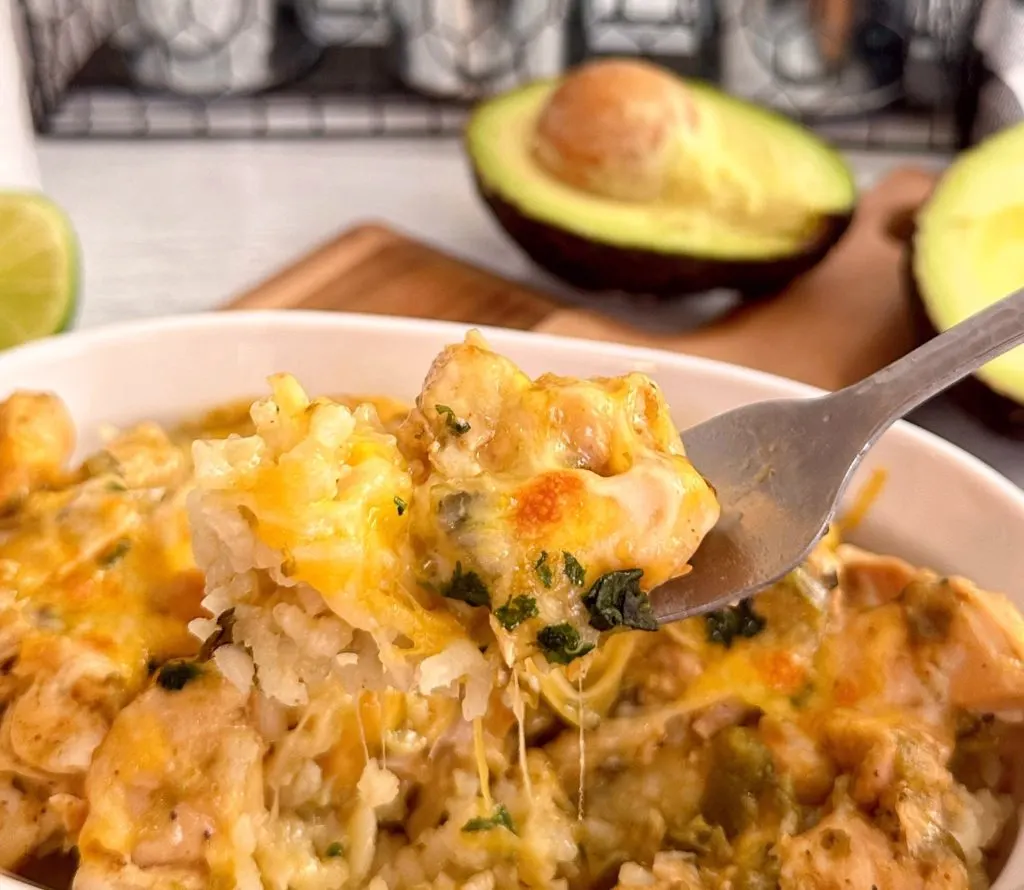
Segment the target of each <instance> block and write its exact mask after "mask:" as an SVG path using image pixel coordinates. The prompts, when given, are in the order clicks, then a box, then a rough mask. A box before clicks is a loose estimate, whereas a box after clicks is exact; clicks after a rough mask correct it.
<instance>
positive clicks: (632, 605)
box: [583, 569, 658, 630]
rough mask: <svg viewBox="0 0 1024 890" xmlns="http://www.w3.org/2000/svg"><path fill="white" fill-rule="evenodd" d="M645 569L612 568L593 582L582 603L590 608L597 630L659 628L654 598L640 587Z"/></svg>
mask: <svg viewBox="0 0 1024 890" xmlns="http://www.w3.org/2000/svg"><path fill="white" fill-rule="evenodd" d="M643 573H644V571H643V569H626V570H624V571H619V572H609V573H608V574H607V575H602V576H601V577H600V578H598V579H597V580H596V581H595V582H594V585H593V586H592V587H591V588H590V590H589V591H588V592H587V594H586V595H585V596H584V597H583V605H585V606H586V607H587V611H588V612H590V626H591V627H593V628H596V629H597V630H611V629H612V628H613V627H632V628H635V629H636V630H657V629H658V620H657V619H656V618H655V617H654V612H652V611H651V601H650V600H649V599H648V598H647V594H646V593H644V592H643V591H642V590H641V589H640V578H641V577H642V576H643Z"/></svg>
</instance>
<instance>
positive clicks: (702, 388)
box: [0, 311, 1024, 890]
mask: <svg viewBox="0 0 1024 890" xmlns="http://www.w3.org/2000/svg"><path fill="white" fill-rule="evenodd" d="M466 330H467V327H466V326H464V325H456V324H448V323H437V322H423V321H413V320H406V319H387V318H382V317H377V316H358V315H341V314H337V313H315V312H269V311H268V312H237V313H222V314H208V315H197V316H181V317H177V318H171V319H163V320H156V321H147V322H142V323H132V324H126V325H117V326H112V327H109V328H105V329H102V330H97V331H88V332H83V333H75V334H70V335H65V336H62V337H58V338H54V339H50V340H46V341H42V342H38V343H34V344H29V345H28V346H25V347H22V348H19V349H15V350H12V351H10V352H8V353H6V354H4V355H3V356H0V397H6V396H7V395H8V394H9V393H10V392H11V391H12V390H15V389H24V388H30V389H46V390H53V391H55V392H57V393H58V394H59V395H60V396H61V397H62V398H63V399H64V400H65V401H66V402H67V404H68V406H69V408H70V410H71V412H72V414H73V415H74V418H75V420H76V422H77V424H78V426H79V429H80V430H81V431H82V432H83V437H82V441H81V442H80V443H79V450H80V451H84V450H87V449H89V448H91V447H92V446H94V445H95V442H96V439H95V433H96V429H97V427H98V426H99V425H100V424H101V423H114V424H124V423H127V422H130V421H133V420H138V419H143V418H150V419H155V420H158V421H173V420H175V419H177V418H180V417H182V416H183V415H194V414H196V413H197V412H198V411H201V410H203V409H205V408H208V407H212V406H214V405H216V404H218V403H221V402H224V401H227V400H230V399H235V398H240V397H246V396H253V395H262V394H263V393H264V392H265V391H266V386H265V379H266V377H267V376H268V375H269V374H272V373H275V372H277V371H289V372H291V373H293V374H295V375H296V376H297V377H298V379H299V380H300V381H301V382H302V383H303V385H304V386H305V387H306V388H307V389H308V390H309V391H310V392H312V393H314V394H330V393H339V392H362V393H368V392H380V393H388V394H392V395H395V396H400V397H401V396H404V397H411V396H413V395H414V394H415V393H416V392H417V391H418V389H419V386H420V384H421V383H422V380H423V376H424V373H425V372H426V370H427V367H428V366H429V364H430V361H431V360H432V359H433V357H434V356H435V355H436V354H437V352H438V351H439V350H440V349H441V347H442V346H444V345H445V344H446V343H450V342H453V341H456V340H459V339H461V338H462V337H463V336H464V334H465V332H466ZM485 335H486V336H487V337H488V339H489V340H490V342H491V344H492V346H493V347H494V348H495V349H497V350H498V351H499V352H502V353H505V354H507V355H508V356H510V357H511V358H512V359H514V360H515V361H517V362H518V363H520V364H521V365H522V367H523V368H524V369H525V370H526V371H527V372H528V373H530V374H533V375H536V374H539V373H541V372H543V371H555V372H560V373H564V374H573V375H580V376H589V375H615V374H621V373H624V372H626V371H631V370H639V371H643V372H645V373H647V374H650V375H651V376H652V377H653V378H654V379H656V380H657V382H658V383H659V385H660V386H661V388H662V389H663V391H664V393H665V395H666V397H667V398H668V401H669V403H670V404H671V406H672V410H673V413H674V416H675V420H676V423H677V424H678V425H679V426H680V427H683V428H685V427H686V426H689V425H691V424H694V423H697V422H699V421H701V420H704V419H706V418H708V417H711V416H713V415H715V414H718V413H721V412H723V411H725V410H727V409H730V408H733V407H736V406H738V405H742V404H746V403H749V402H754V401H761V400H764V399H769V398H778V397H784V396H792V395H809V394H813V393H814V390H812V389H809V388H808V387H804V386H801V385H799V384H796V383H792V382H790V381H786V380H782V379H780V378H776V377H772V376H769V375H766V374H761V373H758V372H754V371H748V370H745V369H742V368H737V367H734V366H731V365H725V364H721V363H718V362H711V361H707V360H704V359H697V358H690V357H687V356H682V355H674V354H670V353H666V352H660V351H655V350H647V349H634V348H628V347H621V346H613V345H609V344H607V343H592V342H588V341H583V340H570V339H563V338H559V337H552V336H545V335H539V334H522V333H518V332H512V331H504V330H486V331H485ZM875 467H882V468H884V469H885V470H886V471H887V472H888V480H887V483H886V485H885V486H884V488H883V490H882V493H881V496H880V497H879V498H878V500H877V501H876V502H875V504H874V506H873V507H872V509H871V511H870V513H869V515H868V518H867V520H866V522H865V523H864V525H863V527H862V529H861V530H860V533H859V534H858V537H857V540H858V542H859V543H862V544H864V545H865V546H868V547H872V548H875V549H877V550H880V551H883V552H890V553H895V554H898V555H900V556H904V557H905V558H907V559H910V560H913V561H916V562H919V563H922V564H927V565H930V566H932V567H933V568H935V569H936V570H938V571H942V572H950V573H952V572H956V573H959V574H963V575H966V576H968V577H970V578H972V579H973V580H974V581H976V582H977V583H979V584H981V585H982V586H986V587H990V588H992V589H996V590H1002V591H1005V592H1006V593H1008V594H1009V595H1010V596H1012V597H1013V598H1014V600H1015V602H1016V603H1017V604H1018V606H1021V607H1024V570H1022V569H1024V559H1022V556H1021V550H1020V547H1021V542H1022V541H1024V492H1022V491H1021V490H1020V489H1018V488H1017V487H1016V486H1015V485H1013V484H1012V483H1011V482H1009V481H1007V480H1006V479H1004V478H1003V477H1001V476H999V475H998V474H997V473H995V472H994V471H993V470H991V469H989V468H988V467H986V466H985V465H984V464H982V463H981V462H980V461H978V460H976V459H974V458H972V457H970V456H969V455H967V454H965V453H964V452H962V451H960V450H959V449H957V448H955V447H954V446H952V445H949V444H947V443H946V442H944V441H942V440H941V439H938V438H936V437H935V436H933V435H931V434H929V433H927V432H924V431H922V430H919V429H917V428H915V427H912V426H910V425H908V424H898V425H897V426H896V427H894V428H893V429H892V430H891V431H890V432H889V433H887V434H886V435H885V436H884V437H883V439H882V440H881V442H879V444H878V445H877V447H876V448H875V449H874V450H873V451H872V453H871V454H870V455H869V457H868V459H867V461H866V462H865V465H864V467H863V469H862V471H861V477H860V478H861V479H863V478H865V474H867V473H868V472H870V470H871V469H872V468H875ZM856 489H857V484H856V482H855V483H854V485H853V487H852V489H851V490H852V491H854V492H855V491H856ZM0 882H3V879H2V878H0ZM17 884H18V882H12V884H11V886H12V887H13V886H16V885H17ZM22 886H24V885H22ZM994 887H995V890H1024V834H1022V835H1021V836H1020V837H1018V839H1017V844H1016V847H1015V850H1014V852H1013V854H1012V856H1011V859H1010V861H1009V863H1008V864H1007V866H1006V868H1005V869H1004V871H1003V874H1002V875H1001V877H1000V878H999V880H998V881H997V882H996V884H995V885H994Z"/></svg>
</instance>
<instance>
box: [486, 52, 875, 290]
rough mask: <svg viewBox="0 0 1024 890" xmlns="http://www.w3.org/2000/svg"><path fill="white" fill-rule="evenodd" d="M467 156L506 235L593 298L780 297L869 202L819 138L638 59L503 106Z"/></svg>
mask: <svg viewBox="0 0 1024 890" xmlns="http://www.w3.org/2000/svg"><path fill="white" fill-rule="evenodd" d="M466 147H467V152H468V155H469V158H470V161H471V164H472V167H473V171H474V174H475V179H476V183H477V187H478V189H479V191H480V194H481V195H482V197H483V198H484V200H485V201H486V202H487V204H488V205H489V206H490V208H491V210H492V211H493V213H494V215H495V216H496V218H497V219H498V221H499V223H500V224H501V225H502V226H503V228H504V229H505V231H506V232H507V233H508V234H509V235H510V236H511V237H512V238H513V239H514V240H515V241H516V242H517V243H518V244H519V245H520V247H521V248H522V249H523V250H524V251H525V252H526V253H527V254H528V255H529V256H530V257H531V258H532V259H533V260H534V261H535V262H536V263H538V264H539V265H540V266H542V267H544V268H545V269H547V270H548V271H549V272H550V273H552V274H553V275H555V276H556V277H558V278H560V279H562V280H563V281H565V282H567V283H569V284H571V285H573V286H575V287H577V288H581V289H584V290H589V291H620V292H626V293H635V294H641V293H643V294H654V295H661V296H671V295H684V294H691V293H697V292H701V291H707V290H713V289H716V288H729V289H735V290H739V291H741V292H743V293H746V294H749V295H760V294H764V293H770V292H773V291H775V290H778V289H780V288H781V287H782V286H784V285H785V284H786V283H787V282H789V281H790V280H791V279H793V278H794V277H796V276H798V275H800V274H801V273H802V272H804V271H806V270H807V269H809V268H811V267H812V266H814V265H815V264H816V263H818V262H819V261H820V260H821V259H822V258H823V257H824V256H825V254H826V253H827V252H828V251H829V249H830V248H831V247H832V246H833V245H834V244H835V243H836V241H838V240H839V238H840V237H841V235H842V234H843V232H844V231H845V230H846V228H847V227H848V226H849V224H850V221H851V219H852V216H853V212H854V207H855V204H856V199H857V191H856V186H855V183H854V180H853V176H852V174H851V171H850V169H849V167H848V166H847V164H846V162H845V161H844V159H843V158H842V156H841V155H840V154H839V153H838V152H837V151H835V150H834V149H833V148H832V147H830V146H829V145H828V144H826V143H825V142H824V141H823V140H821V139H820V138H818V137H817V136H816V135H814V134H812V133H811V132H810V131H809V130H807V129H805V128H804V127H802V126H800V125H799V124H797V123H795V122H794V121H791V120H789V119H788V118H785V117H783V116H781V115H778V114H776V113H774V112H771V111H768V110H766V109H763V108H760V107H758V106H756V105H753V104H750V103H748V102H745V101H742V100H739V99H737V98H734V97H732V96H729V95H726V94H725V93H722V92H720V91H718V90H716V89H714V88H712V87H709V86H706V85H704V84H701V83H697V82H692V81H686V80H683V79H682V78H679V77H678V76H677V75H675V74H672V73H670V72H667V71H665V70H663V69H660V68H657V67H655V66H653V65H649V64H647V63H644V62H638V61H629V62H625V61H605V62H597V63H590V64H589V65H585V66H582V67H581V68H578V69H576V71H574V72H572V73H570V74H569V75H567V76H566V78H564V79H562V80H556V81H545V82H540V83H534V84H531V85H529V86H526V87H523V88H521V89H518V90H515V91H513V92H510V93H506V94H504V95H502V96H499V97H497V98H495V99H492V100H489V101H487V102H485V103H483V104H482V105H480V106H478V107H477V109H476V110H475V111H474V113H473V115H472V116H471V118H470V121H469V123H468V126H467V131H466Z"/></svg>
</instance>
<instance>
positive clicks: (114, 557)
mask: <svg viewBox="0 0 1024 890" xmlns="http://www.w3.org/2000/svg"><path fill="white" fill-rule="evenodd" d="M131 549H132V542H131V541H130V540H128V538H121V540H120V541H118V542H117V543H116V544H114V545H113V546H112V547H110V548H108V549H107V550H104V551H103V552H102V553H101V554H100V555H99V556H97V557H96V562H98V563H99V564H100V565H101V566H102V567H103V568H105V569H109V568H110V567H111V566H112V565H114V564H115V563H117V562H120V561H121V560H122V559H124V556H125V554H126V553H127V552H128V551H129V550H131Z"/></svg>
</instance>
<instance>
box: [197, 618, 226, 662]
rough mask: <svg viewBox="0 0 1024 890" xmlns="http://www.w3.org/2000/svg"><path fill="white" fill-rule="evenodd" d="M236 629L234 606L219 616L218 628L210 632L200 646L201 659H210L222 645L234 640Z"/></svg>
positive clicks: (199, 656)
mask: <svg viewBox="0 0 1024 890" xmlns="http://www.w3.org/2000/svg"><path fill="white" fill-rule="evenodd" d="M234 630H235V610H234V607H232V608H230V609H226V610H225V611H223V612H221V613H220V615H218V616H217V629H216V630H215V631H214V632H213V633H212V634H210V635H209V636H208V637H207V638H206V639H205V640H203V645H202V646H200V647H199V655H198V659H199V661H209V660H210V657H211V656H212V655H213V653H214V652H215V651H216V650H217V649H218V648H219V647H221V646H225V645H227V644H228V643H230V642H232V640H233V638H234Z"/></svg>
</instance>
